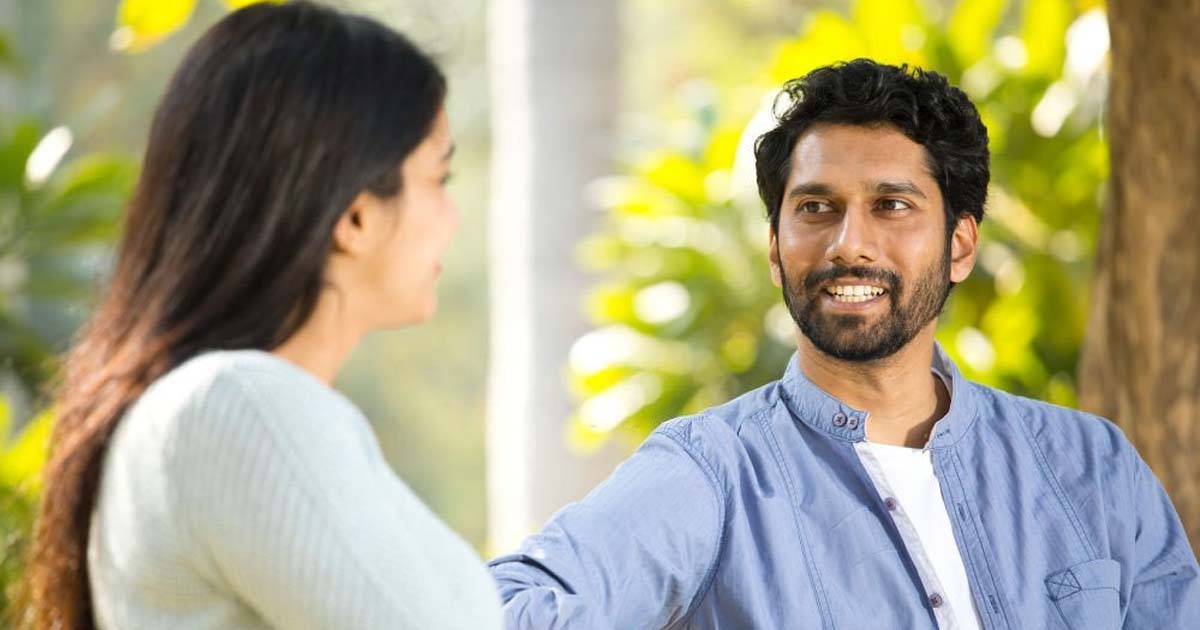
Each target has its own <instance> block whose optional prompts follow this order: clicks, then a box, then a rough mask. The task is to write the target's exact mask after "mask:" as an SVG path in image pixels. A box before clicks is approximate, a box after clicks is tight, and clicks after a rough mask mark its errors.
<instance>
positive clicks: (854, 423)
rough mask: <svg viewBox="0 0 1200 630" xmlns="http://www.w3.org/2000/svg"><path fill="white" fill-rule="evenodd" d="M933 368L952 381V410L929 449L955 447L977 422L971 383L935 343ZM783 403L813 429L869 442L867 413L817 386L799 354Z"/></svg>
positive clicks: (939, 425)
mask: <svg viewBox="0 0 1200 630" xmlns="http://www.w3.org/2000/svg"><path fill="white" fill-rule="evenodd" d="M930 369H931V370H934V371H935V372H940V373H941V374H942V375H943V376H944V377H946V379H947V380H948V381H949V384H950V387H949V390H950V409H949V410H948V411H947V412H946V415H945V416H943V417H942V419H941V420H938V421H937V423H936V424H934V427H933V432H932V434H931V435H930V437H929V443H928V444H926V448H930V449H936V448H945V447H948V446H952V445H953V444H954V443H956V442H958V440H959V439H961V438H962V436H963V435H965V434H966V432H967V431H968V430H969V429H970V428H971V426H972V425H973V424H974V422H975V406H974V401H973V400H972V398H971V394H972V391H971V387H970V383H969V382H968V381H967V380H966V378H965V377H963V375H962V373H961V372H959V371H958V366H956V365H954V362H953V361H951V360H950V357H948V356H947V355H946V352H945V351H944V350H943V349H942V346H941V344H936V343H935V344H934V350H933V357H932V361H931V362H930ZM782 384H783V400H784V403H785V404H786V405H787V407H788V410H789V411H791V413H792V415H793V416H795V417H796V418H797V419H799V420H800V421H801V422H803V423H804V424H806V425H808V426H809V427H811V428H813V429H815V430H817V431H820V432H822V433H825V434H827V435H829V436H831V437H833V438H836V439H839V440H844V441H847V442H862V441H864V440H865V439H866V422H867V412H866V411H862V410H859V409H855V408H853V407H851V406H850V405H847V404H846V403H843V402H842V401H840V400H838V399H837V398H834V397H833V396H831V395H829V394H828V393H826V392H825V390H823V389H821V388H820V387H817V386H816V385H814V384H813V382H812V381H810V380H808V377H806V376H804V372H803V371H802V370H801V369H800V362H799V357H798V354H793V355H792V358H791V360H790V361H788V366H787V371H785V372H784V374H783V381H782Z"/></svg>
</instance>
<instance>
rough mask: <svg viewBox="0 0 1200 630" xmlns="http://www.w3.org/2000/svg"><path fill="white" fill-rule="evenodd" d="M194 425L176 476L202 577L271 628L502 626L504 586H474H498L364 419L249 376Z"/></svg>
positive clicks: (213, 399)
mask: <svg viewBox="0 0 1200 630" xmlns="http://www.w3.org/2000/svg"><path fill="white" fill-rule="evenodd" d="M322 403H324V404H322ZM190 415H191V417H190V418H188V421H187V422H186V423H184V426H183V427H181V430H180V432H179V437H178V440H177V442H176V444H175V445H174V447H173V450H174V457H173V458H172V459H171V470H170V474H171V475H173V476H174V477H175V480H176V487H177V488H178V489H179V491H178V497H177V500H178V506H177V510H176V513H177V514H179V515H180V517H181V519H182V521H183V522H182V523H180V526H181V527H182V528H184V529H185V531H188V532H189V534H190V537H191V538H192V539H193V540H194V541H195V543H196V545H195V551H194V557H193V560H194V561H195V562H196V564H197V570H199V571H201V572H202V573H206V574H208V575H210V576H211V579H212V581H213V582H214V583H216V584H220V585H222V587H224V588H227V589H229V590H231V591H232V593H231V595H232V596H234V597H236V598H237V599H238V600H240V601H241V602H243V603H244V605H245V606H247V607H248V608H250V609H253V610H254V611H255V612H256V613H257V614H258V615H259V616H260V617H261V618H262V620H263V621H264V622H265V623H266V624H268V625H270V626H272V627H279V628H295V629H298V630H304V629H314V630H315V629H318V628H468V627H469V628H496V627H498V625H499V603H498V600H496V601H491V599H489V598H492V599H495V593H494V587H492V585H491V584H490V582H486V583H482V582H481V581H480V580H471V579H464V578H463V576H468V577H469V576H473V575H475V574H476V573H478V574H479V575H481V576H483V578H486V575H487V574H486V572H485V571H484V569H483V567H482V562H478V558H477V557H474V554H473V552H471V551H470V549H469V548H468V547H467V546H466V544H465V543H463V542H462V541H461V539H459V538H458V537H457V536H454V535H453V534H452V533H451V532H449V531H448V530H445V531H444V532H437V531H436V530H432V529H430V528H429V526H428V525H429V524H430V523H436V524H438V525H440V522H438V521H437V520H436V517H435V516H433V514H432V513H430V512H428V510H427V508H425V507H424V505H423V504H421V503H420V501H419V500H418V499H417V498H416V497H415V496H413V495H412V494H411V492H410V491H409V490H408V488H407V487H405V486H404V485H403V483H402V482H400V480H399V479H398V478H397V477H396V476H395V475H394V474H393V473H392V472H391V470H390V469H389V468H387V466H386V465H385V464H384V463H383V462H382V460H381V458H379V457H377V456H373V455H377V449H375V450H374V451H373V450H372V448H370V446H371V445H372V444H373V443H370V444H368V443H366V442H365V441H364V439H363V431H367V432H369V428H368V427H358V428H357V429H356V427H355V425H354V423H355V422H359V423H362V422H363V421H362V419H361V417H360V416H358V417H356V415H355V414H349V416H350V417H347V413H346V409H345V408H342V407H339V406H337V405H332V404H329V403H328V401H322V400H319V399H318V400H316V401H314V397H313V396H312V392H305V391H303V390H302V388H298V387H296V386H295V385H294V384H288V383H287V382H286V381H284V380H280V379H272V378H271V377H270V376H269V375H266V374H261V375H251V376H250V377H247V375H246V374H245V373H244V372H243V373H240V374H238V378H236V379H234V378H222V377H218V379H217V380H216V381H215V382H214V384H213V386H212V387H211V389H210V391H209V392H208V394H207V395H206V396H204V397H203V400H202V401H201V404H198V405H195V406H194V407H193V409H192V410H191V412H190ZM431 532H435V533H444V536H440V537H439V536H431ZM446 547H453V548H452V549H449V551H448V550H447V549H446ZM472 557H474V560H475V561H477V562H478V566H477V567H472V566H469V565H470V564H471V559H472ZM449 559H453V560H456V561H458V566H455V563H454V562H448V561H447V560H449ZM481 589H482V590H481ZM489 591H490V592H489ZM493 609H494V610H493Z"/></svg>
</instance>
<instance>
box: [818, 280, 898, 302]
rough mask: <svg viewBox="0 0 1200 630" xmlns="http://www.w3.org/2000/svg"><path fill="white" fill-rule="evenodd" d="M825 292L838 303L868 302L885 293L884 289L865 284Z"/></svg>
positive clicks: (829, 289) (833, 287) (843, 286)
mask: <svg viewBox="0 0 1200 630" xmlns="http://www.w3.org/2000/svg"><path fill="white" fill-rule="evenodd" d="M825 291H826V292H828V293H829V294H830V295H832V296H833V298H834V299H835V300H837V301H838V302H848V303H852V302H866V301H867V300H871V299H874V298H875V297H877V296H880V295H883V293H884V290H883V288H882V287H873V286H868V285H864V284H857V285H836V286H831V287H826V289H825Z"/></svg>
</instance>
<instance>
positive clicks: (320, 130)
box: [30, 3, 500, 630]
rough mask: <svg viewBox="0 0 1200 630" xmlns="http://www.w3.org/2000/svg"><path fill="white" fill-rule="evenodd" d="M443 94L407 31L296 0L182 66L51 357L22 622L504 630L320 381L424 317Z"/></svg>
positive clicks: (473, 580)
mask: <svg viewBox="0 0 1200 630" xmlns="http://www.w3.org/2000/svg"><path fill="white" fill-rule="evenodd" d="M444 95H445V81H444V79H443V77H442V75H441V73H440V72H439V71H438V69H437V67H436V66H435V65H434V64H433V63H432V62H431V61H430V60H429V59H428V58H427V57H426V56H424V55H423V54H422V53H420V52H419V51H418V50H416V49H415V48H414V47H413V46H412V45H411V44H410V43H409V42H408V41H407V40H405V39H404V38H403V37H401V36H400V35H398V34H396V33H394V32H392V31H389V30H388V29H386V28H384V27H383V26H381V25H379V24H377V23H375V22H372V21H370V20H368V19H365V18H362V17H354V16H348V15H344V14H341V13H338V12H335V11H333V10H330V9H326V8H321V7H317V6H314V5H310V4H304V3H297V4H286V5H274V4H262V5H255V6H251V7H249V8H246V9H242V10H240V11H237V12H235V13H233V14H231V15H229V16H227V17H226V18H225V19H224V20H222V21H221V22H220V23H218V24H217V25H216V26H214V27H213V28H212V29H211V30H210V31H209V32H208V33H207V34H205V35H204V37H203V38H202V39H201V40H200V41H199V42H198V43H197V44H196V45H195V47H194V48H193V49H192V50H191V51H190V52H189V54H188V55H187V57H186V58H185V59H184V61H183V64H182V66H181V67H180V68H179V70H178V71H177V72H176V74H175V76H174V78H173V79H172V82H171V85H170V87H169V89H168V90H167V93H166V95H165V96H164V98H163V101H162V103H161V104H160V106H159V109H158V112H157V114H156V116H155V119H154V123H153V126H152V129H151V134H150V138H149V144H148V147H147V149H146V157H145V164H144V167H143V171H142V176H141V180H140V182H139V184H138V188H137V191H136V194H135V196H134V198H133V200H132V202H131V205H130V208H129V214H128V218H127V222H126V226H125V234H124V239H123V242H122V243H121V246H120V250H119V256H118V261H117V265H116V271H115V274H114V277H113V279H112V284H111V286H110V288H109V290H108V294H107V296H106V298H105V299H104V301H103V303H102V305H101V307H100V308H99V311H98V312H97V313H96V315H95V317H94V319H93V320H92V321H91V322H90V324H89V325H88V326H87V327H85V330H84V331H83V333H82V336H81V338H80V340H79V342H78V345H77V346H76V347H75V348H74V350H73V351H72V352H71V354H70V357H69V359H68V361H67V366H66V375H65V382H64V386H63V388H62V390H61V395H60V398H59V401H58V413H59V421H58V425H57V429H56V433H55V436H54V443H53V448H52V455H51V460H50V462H49V464H48V469H47V474H46V486H45V500H44V504H43V507H42V511H41V514H40V518H39V522H38V528H37V534H36V541H35V545H34V547H35V548H34V557H33V565H32V566H31V568H30V576H31V577H30V579H31V582H32V592H31V595H32V603H33V616H34V619H35V621H36V625H37V626H38V627H41V628H51V627H53V628H91V627H95V626H99V627H104V628H122V629H126V628H129V629H136V628H171V629H173V630H179V629H192V628H197V629H198V628H234V627H237V628H265V627H279V628H421V629H426V628H471V629H472V630H474V629H480V628H482V629H488V628H498V627H499V625H500V620H499V619H500V613H499V603H498V597H497V595H496V593H495V587H494V585H493V583H492V581H491V579H490V577H489V576H488V575H487V573H486V570H485V569H484V567H483V565H482V563H481V562H480V560H479V558H478V556H477V555H476V554H475V553H474V552H473V551H472V550H471V549H470V548H469V547H468V546H467V545H466V544H465V543H464V542H463V541H462V540H461V539H460V538H459V537H458V536H456V535H454V534H453V533H452V532H451V531H450V530H449V529H447V528H446V526H445V525H443V524H442V523H441V522H440V521H439V520H438V519H437V518H436V517H435V516H434V515H433V514H432V513H431V512H430V511H429V510H428V509H427V508H426V507H425V506H424V505H422V504H421V502H420V501H419V500H418V499H417V498H416V497H415V496H414V495H413V493H412V492H411V491H410V490H409V489H408V488H407V487H406V486H405V485H404V483H403V482H401V481H400V480H399V479H398V478H397V477H396V476H395V475H394V474H393V473H392V472H391V470H390V469H389V468H388V467H387V465H386V464H385V462H384V460H383V457H382V456H381V453H380V449H379V446H378V443H377V442H376V440H375V438H374V436H373V434H372V432H371V429H370V426H369V425H368V423H367V421H366V420H365V419H364V418H363V417H362V415H361V414H360V413H359V412H358V410H357V409H355V407H354V406H353V405H352V404H351V403H350V402H349V401H348V400H346V399H345V398H344V397H342V396H341V395H339V394H338V393H337V392H336V391H334V390H333V389H332V388H331V387H330V382H331V381H332V380H333V378H334V376H335V375H336V374H337V372H338V369H339V368H340V367H341V366H342V364H343V363H344V362H345V360H346V358H347V356H348V355H349V354H350V352H351V351H352V350H353V348H354V347H355V346H356V345H357V344H358V342H359V340H360V339H361V338H362V337H363V335H365V334H366V333H367V332H369V331H372V330H378V329H383V328H394V327H398V326H405V325H409V324H415V323H418V322H421V321H424V320H426V319H427V318H429V317H430V316H431V315H432V314H433V312H434V310H435V306H436V295H435V285H436V282H437V277H438V274H439V270H440V268H439V259H440V257H441V256H442V254H443V252H444V251H445V249H446V247H447V245H448V244H449V242H450V240H451V237H452V235H453V234H454V232H455V231H456V229H457V227H458V212H457V209H456V208H455V206H454V203H453V202H452V201H451V200H450V198H449V197H448V196H447V194H446V190H445V188H444V185H445V182H446V178H447V172H448V168H449V159H450V155H451V153H452V151H453V145H452V143H451V139H450V132H449V128H448V124H447V120H446V114H445V111H444V109H443V100H444Z"/></svg>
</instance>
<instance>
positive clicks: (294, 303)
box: [26, 3, 446, 630]
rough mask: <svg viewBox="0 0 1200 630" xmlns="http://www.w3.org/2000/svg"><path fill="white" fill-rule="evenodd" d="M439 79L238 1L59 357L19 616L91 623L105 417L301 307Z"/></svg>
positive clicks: (392, 43)
mask: <svg viewBox="0 0 1200 630" xmlns="http://www.w3.org/2000/svg"><path fill="white" fill-rule="evenodd" d="M445 90H446V85H445V79H444V77H443V76H442V74H441V72H440V71H439V70H438V68H437V66H436V65H435V64H434V63H433V62H432V61H431V60H430V59H429V58H428V57H427V56H425V55H424V54H422V53H421V52H420V51H419V50H418V49H417V48H416V47H414V46H413V45H412V44H411V43H409V42H408V41H407V40H406V39H404V38H403V37H402V36H400V35H398V34H397V33H395V32H393V31H391V30H389V29H387V28H385V27H384V26H382V25H380V24H378V23H376V22H373V21H371V20H369V19H366V18H363V17H357V16H351V15H346V14H343V13H340V12H337V11H334V10H332V9H328V8H323V7H319V6H315V5H312V4H307V3H293V4H283V5H276V4H259V5H253V6H250V7H248V8H244V9H241V10H239V11H237V12H234V13H231V14H230V15H228V16H226V17H225V18H224V19H222V20H221V21H220V22H219V23H217V24H216V25H215V26H213V27H212V28H211V29H210V30H209V31H208V32H207V33H206V34H205V35H204V36H203V37H202V38H201V39H200V40H199V41H198V42H197V43H196V45H195V46H194V47H193V48H192V49H191V51H190V52H189V53H188V55H187V57H186V58H185V59H184V60H183V63H182V65H181V66H180V67H179V69H178V70H177V71H176V73H175V75H174V77H173V78H172V80H171V83H170V86H169V88H168V89H167V92H166V94H165V95H164V97H163V100H162V102H161V103H160V104H159V107H158V111H157V113H156V115H155V117H154V122H153V126H152V128H151V132H150V137H149V143H148V146H147V148H146V156H145V162H144V164H143V167H142V175H141V179H140V181H139V182H138V186H137V189H136V192H135V193H134V196H133V198H132V200H131V202H130V205H129V208H128V215H127V218H126V223H125V229H124V236H123V240H122V242H121V245H120V248H119V251H118V256H117V263H116V269H115V273H114V276H113V278H112V280H111V284H110V286H109V289H108V292H107V294H106V295H105V297H104V299H103V301H102V303H101V304H100V306H99V309H98V311H97V312H96V314H95V316H94V317H93V319H92V320H91V321H90V322H89V323H88V324H87V325H86V326H85V327H84V328H83V330H82V331H81V333H80V336H79V338H78V341H77V343H76V345H75V347H74V349H73V350H72V351H71V352H70V354H69V355H68V358H67V361H66V366H65V372H64V375H63V378H62V382H61V386H60V388H59V391H58V398H57V405H56V411H57V414H58V420H57V425H56V427H55V431H54V437H53V441H52V447H51V455H50V460H49V462H48V463H47V468H46V471H45V486H44V488H45V492H44V496H43V499H42V505H41V509H40V513H39V516H38V520H37V525H36V533H35V538H34V544H33V553H32V556H31V559H30V561H31V564H30V567H29V573H28V579H29V593H28V596H29V602H30V604H31V611H30V613H31V614H29V615H27V616H26V620H30V621H32V622H33V624H34V626H35V627H37V628H45V629H48V628H61V629H64V630H65V629H78V628H85V629H88V628H93V627H94V623H95V622H94V620H93V617H92V606H91V596H90V593H89V587H88V572H87V560H86V558H87V555H86V549H87V544H88V540H87V538H88V527H89V523H90V519H91V514H92V510H93V508H94V506H95V503H96V493H97V488H98V483H99V478H100V473H101V462H102V459H103V455H104V452H105V449H106V446H107V443H108V440H109V438H110V436H111V435H112V433H113V430H114V429H115V428H116V426H117V423H118V422H119V421H120V418H121V417H122V415H124V413H125V411H126V410H127V409H128V408H129V406H130V405H131V404H132V403H133V402H134V401H135V400H136V399H137V398H138V397H139V396H140V395H141V394H142V393H143V392H144V391H145V390H146V388H147V387H148V386H149V385H150V383H152V382H153V381H154V380H155V379H157V378H159V377H160V376H162V375H163V374H164V373H166V372H167V371H169V370H171V369H172V368H174V367H175V366H177V365H179V364H180V363H182V362H183V361H185V360H187V359H188V358H190V357H192V356H194V355H195V354H197V353H199V352H200V351H202V350H208V349H231V348H258V349H272V348H274V347H277V346H278V345H280V344H281V343H282V342H283V341H285V340H286V339H287V338H288V337H290V336H291V335H292V334H293V333H294V332H295V331H296V330H297V328H298V327H299V326H300V325H301V324H303V323H304V322H305V321H306V320H307V318H308V317H309V315H310V314H311V313H312V311H313V308H314V306H315V303H316V300H317V297H318V295H319V293H320V291H321V289H322V285H323V270H324V267H325V263H326V261H327V258H328V256H329V254H330V251H331V248H332V246H333V245H332V238H333V237H332V234H333V227H334V225H335V224H336V222H337V220H338V218H339V217H340V216H341V215H342V213H343V212H344V211H345V209H346V208H347V207H348V206H349V205H350V203H351V202H352V200H353V199H354V197H355V196H356V195H358V194H359V193H360V192H363V191H370V192H371V193H373V194H377V195H379V196H381V197H387V196H391V195H394V194H397V193H398V192H399V190H400V187H401V185H402V182H401V181H400V170H399V168H400V164H401V163H402V162H403V160H404V158H405V157H406V156H407V155H408V154H409V153H411V152H412V150H413V149H415V148H416V147H417V145H419V144H420V143H421V141H422V140H423V139H424V138H425V137H426V135H427V134H428V132H429V131H430V128H431V127H432V125H433V121H434V120H435V118H436V116H437V115H438V112H439V110H440V109H441V107H442V105H443V100H444V96H445Z"/></svg>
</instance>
